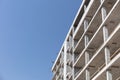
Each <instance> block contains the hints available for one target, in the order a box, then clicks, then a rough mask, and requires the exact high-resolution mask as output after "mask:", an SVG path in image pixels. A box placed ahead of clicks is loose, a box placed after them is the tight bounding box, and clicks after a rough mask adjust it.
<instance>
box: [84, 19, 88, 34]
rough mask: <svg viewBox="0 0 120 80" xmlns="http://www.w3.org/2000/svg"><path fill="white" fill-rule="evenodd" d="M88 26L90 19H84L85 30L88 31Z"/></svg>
mask: <svg viewBox="0 0 120 80" xmlns="http://www.w3.org/2000/svg"><path fill="white" fill-rule="evenodd" d="M87 27H88V20H84V32H85V31H86V29H87Z"/></svg>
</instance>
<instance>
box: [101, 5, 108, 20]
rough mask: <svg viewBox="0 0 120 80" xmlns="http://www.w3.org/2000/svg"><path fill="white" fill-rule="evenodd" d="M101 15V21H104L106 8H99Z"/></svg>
mask: <svg viewBox="0 0 120 80" xmlns="http://www.w3.org/2000/svg"><path fill="white" fill-rule="evenodd" d="M101 14H102V21H104V19H105V18H106V16H107V11H106V8H105V7H102V8H101Z"/></svg>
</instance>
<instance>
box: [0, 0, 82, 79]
mask: <svg viewBox="0 0 120 80" xmlns="http://www.w3.org/2000/svg"><path fill="white" fill-rule="evenodd" d="M80 4H81V0H0V80H51V78H52V73H51V67H52V65H53V64H52V61H53V60H55V58H56V56H57V54H58V52H59V50H60V48H61V45H62V43H63V41H64V39H65V37H66V34H67V32H68V30H69V28H70V26H71V24H72V22H73V19H74V17H75V15H76V13H77V11H78V8H79V6H80Z"/></svg>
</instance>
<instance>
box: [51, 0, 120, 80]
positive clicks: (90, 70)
mask: <svg viewBox="0 0 120 80" xmlns="http://www.w3.org/2000/svg"><path fill="white" fill-rule="evenodd" d="M52 72H53V78H52V80H120V0H83V1H82V4H81V6H80V8H79V10H78V13H77V15H76V17H75V19H74V21H73V23H72V25H71V28H70V30H69V32H68V34H67V36H66V39H65V41H64V43H63V45H62V47H61V49H60V51H59V54H58V56H57V58H56V60H55V63H54V64H53V67H52Z"/></svg>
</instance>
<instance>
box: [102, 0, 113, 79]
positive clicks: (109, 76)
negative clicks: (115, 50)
mask: <svg viewBox="0 0 120 80" xmlns="http://www.w3.org/2000/svg"><path fill="white" fill-rule="evenodd" d="M101 2H102V0H101ZM101 14H102V21H104V20H105V18H106V16H107V10H106V8H105V7H102V9H101ZM108 37H109V31H108V29H107V27H106V26H104V27H103V39H104V42H105V41H106V40H107V39H108ZM104 53H105V64H106V65H107V64H108V63H109V62H110V49H109V47H105V49H104ZM106 79H107V80H112V74H111V72H110V71H109V70H107V71H106Z"/></svg>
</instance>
